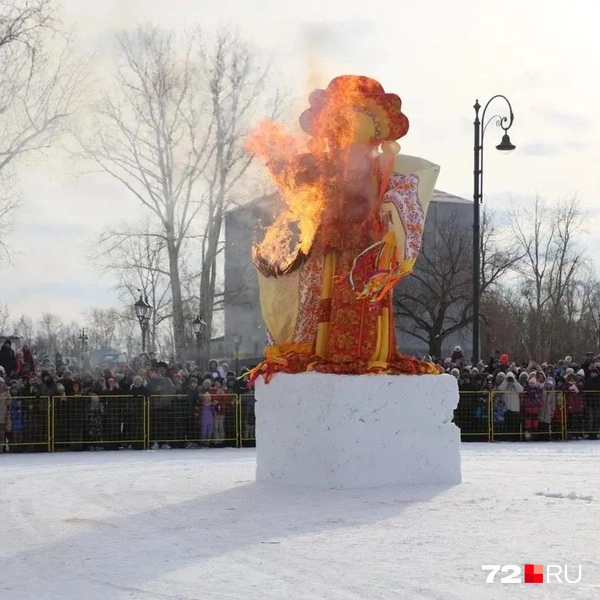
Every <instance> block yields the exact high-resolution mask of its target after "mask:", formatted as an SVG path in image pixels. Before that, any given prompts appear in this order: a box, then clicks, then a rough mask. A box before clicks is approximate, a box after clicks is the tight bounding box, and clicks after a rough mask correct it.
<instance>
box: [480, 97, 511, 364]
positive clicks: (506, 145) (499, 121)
mask: <svg viewBox="0 0 600 600" xmlns="http://www.w3.org/2000/svg"><path fill="white" fill-rule="evenodd" d="M496 98H502V100H504V101H505V102H506V104H507V105H508V111H509V116H508V117H501V116H500V115H494V116H492V117H490V118H489V119H488V121H486V120H485V114H486V111H487V109H488V106H489V105H490V104H491V102H492V101H493V100H495V99H496ZM473 108H474V109H475V122H474V123H473V130H474V138H475V143H474V147H473V155H474V165H473V356H472V362H473V365H475V364H477V362H479V359H480V358H481V357H480V356H479V318H480V315H479V313H480V309H479V306H480V299H481V298H480V293H481V289H480V288H481V247H480V245H481V240H480V219H479V205H480V204H481V203H482V202H483V138H484V134H485V130H486V128H487V126H488V125H489V124H490V123H491V122H492V121H494V120H495V122H496V126H497V127H500V128H501V129H502V130H503V131H504V135H503V136H502V141H501V142H500V143H499V144H498V145H497V146H496V150H500V151H502V152H510V151H511V150H514V149H515V148H516V146H515V145H514V144H513V143H512V142H511V141H510V137H509V136H508V130H509V129H510V128H511V126H512V124H513V121H514V119H515V116H514V114H513V110H512V106H511V104H510V102H509V100H508V98H507V97H506V96H503V95H502V94H496V95H495V96H492V97H491V98H490V99H489V100H488V102H487V104H486V105H485V107H484V108H483V113H482V114H481V120H480V119H479V110H480V109H481V105H480V104H479V100H475V105H474V106H473ZM482 124H483V127H482Z"/></svg>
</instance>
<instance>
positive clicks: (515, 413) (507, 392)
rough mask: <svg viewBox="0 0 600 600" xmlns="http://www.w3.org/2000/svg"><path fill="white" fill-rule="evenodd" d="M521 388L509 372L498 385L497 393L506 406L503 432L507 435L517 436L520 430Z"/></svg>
mask: <svg viewBox="0 0 600 600" xmlns="http://www.w3.org/2000/svg"><path fill="white" fill-rule="evenodd" d="M522 393H523V386H522V385H521V384H520V383H519V382H518V381H517V380H516V379H515V374H514V373H513V372H512V371H509V372H508V373H507V374H506V377H505V378H504V380H503V381H502V383H500V384H499V385H498V388H497V392H496V394H495V396H497V395H498V394H499V395H500V396H501V397H502V399H503V400H504V404H506V409H507V410H506V412H505V413H504V422H505V427H504V430H505V432H506V433H508V434H517V433H519V432H520V428H521V394H522ZM513 439H514V438H513Z"/></svg>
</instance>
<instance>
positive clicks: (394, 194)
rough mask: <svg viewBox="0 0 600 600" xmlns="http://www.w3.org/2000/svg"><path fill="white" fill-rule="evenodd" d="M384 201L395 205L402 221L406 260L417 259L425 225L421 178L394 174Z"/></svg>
mask: <svg viewBox="0 0 600 600" xmlns="http://www.w3.org/2000/svg"><path fill="white" fill-rule="evenodd" d="M383 201H384V202H389V203H390V204H393V205H394V206H395V207H396V210H397V211H398V214H399V215H400V219H401V220H402V225H403V227H404V231H405V234H406V243H405V247H404V258H405V259H407V260H412V259H415V258H417V256H418V254H419V250H420V248H421V236H422V234H423V226H424V224H425V212H424V211H423V207H422V206H421V203H420V202H419V178H418V177H417V176H416V175H400V174H399V173H395V172H394V173H392V174H391V176H390V184H389V188H388V191H387V192H386V193H385V194H384V196H383Z"/></svg>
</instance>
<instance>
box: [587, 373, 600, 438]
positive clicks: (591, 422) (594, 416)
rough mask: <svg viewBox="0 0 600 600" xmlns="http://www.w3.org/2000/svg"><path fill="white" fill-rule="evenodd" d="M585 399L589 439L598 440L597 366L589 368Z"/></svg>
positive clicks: (599, 395)
mask: <svg viewBox="0 0 600 600" xmlns="http://www.w3.org/2000/svg"><path fill="white" fill-rule="evenodd" d="M584 397H585V404H586V406H587V425H586V429H587V430H588V431H589V437H588V439H590V440H597V439H598V433H599V432H600V370H599V369H598V367H597V366H596V365H592V366H591V367H590V368H589V376H588V377H587V379H586V380H585V383H584Z"/></svg>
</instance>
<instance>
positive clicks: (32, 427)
mask: <svg viewBox="0 0 600 600" xmlns="http://www.w3.org/2000/svg"><path fill="white" fill-rule="evenodd" d="M50 406H51V401H50V398H48V397H46V396H44V397H41V398H36V397H33V396H15V397H13V398H11V399H10V400H8V401H7V408H6V421H5V423H4V425H5V438H6V439H4V440H0V443H1V445H2V446H5V445H8V447H9V449H11V450H12V451H13V452H39V451H40V450H48V449H49V440H50V438H51V427H52V425H51V423H52V420H51V414H50Z"/></svg>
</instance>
